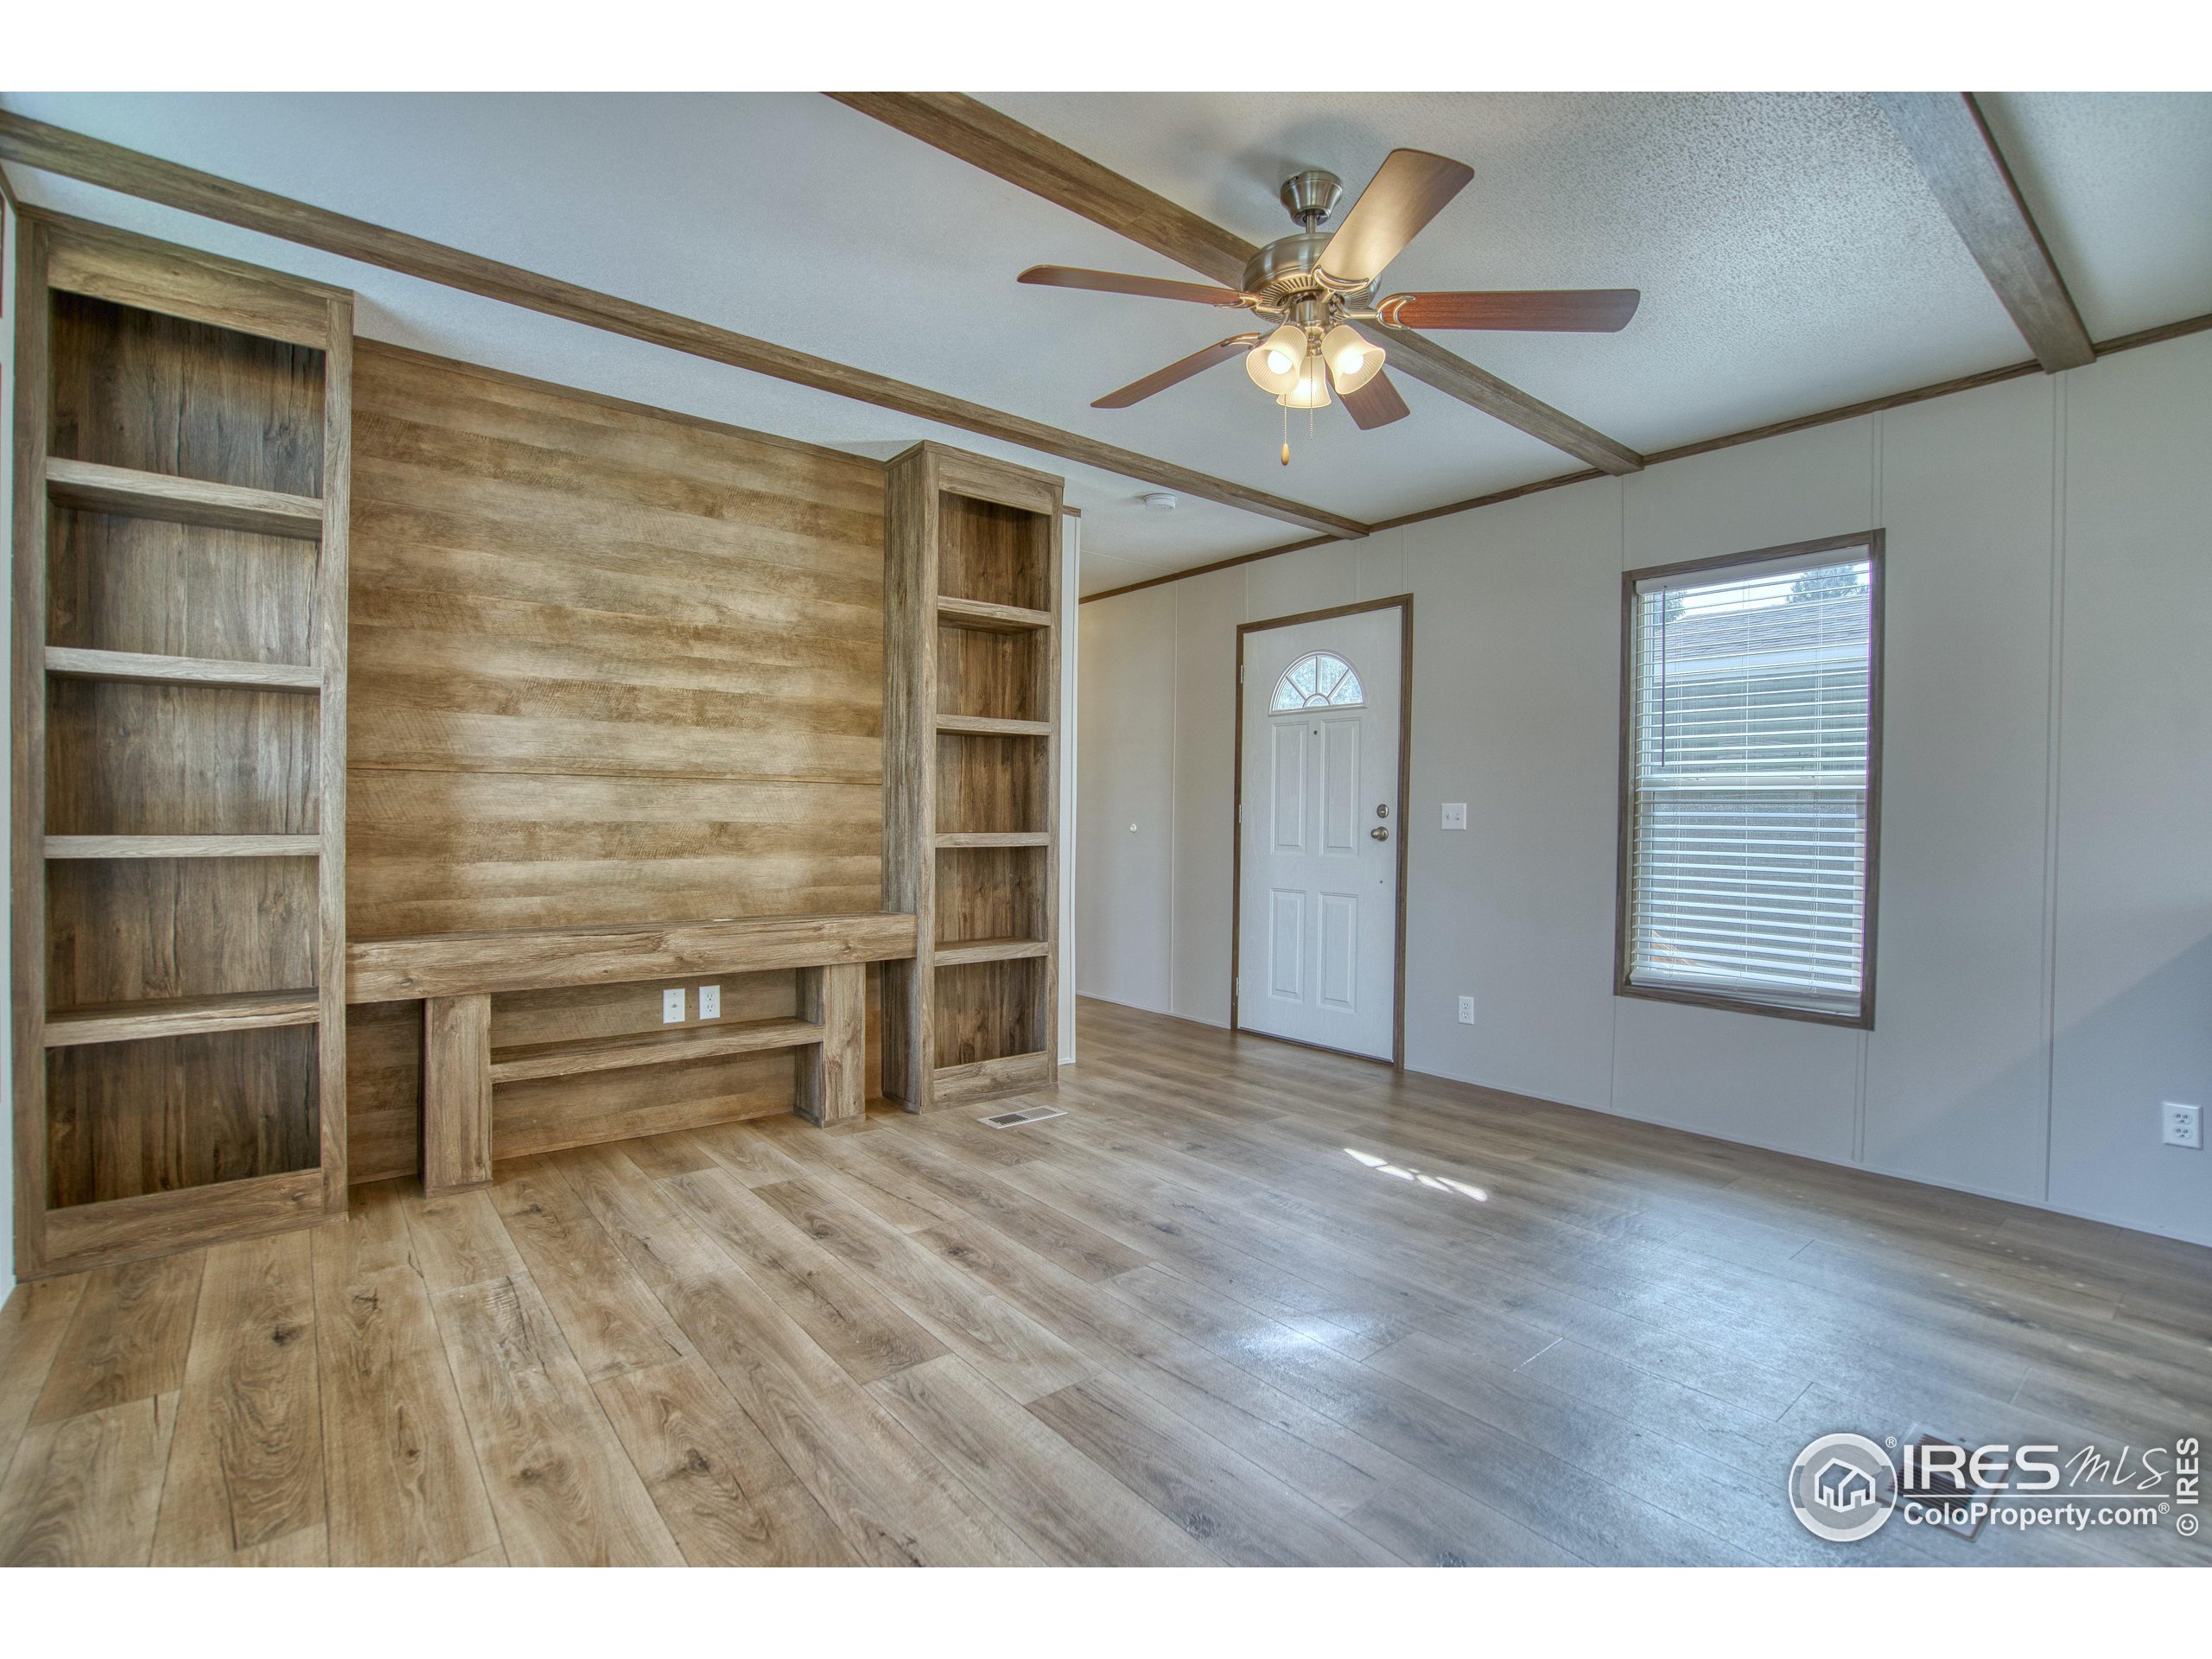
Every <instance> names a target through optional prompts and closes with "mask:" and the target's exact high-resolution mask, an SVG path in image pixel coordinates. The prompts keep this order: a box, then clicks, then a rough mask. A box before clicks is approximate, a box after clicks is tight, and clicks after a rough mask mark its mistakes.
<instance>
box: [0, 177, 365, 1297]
mask: <svg viewBox="0 0 2212 1659" xmlns="http://www.w3.org/2000/svg"><path fill="white" fill-rule="evenodd" d="M22 229H23V234H22V238H20V242H19V245H18V246H17V248H16V258H17V260H18V264H17V279H16V280H17V287H16V292H17V295H18V299H19V305H18V309H17V314H16V320H15V322H16V479H15V501H16V512H15V523H14V527H13V529H14V538H13V539H14V562H15V590H14V591H15V633H14V640H13V658H14V671H13V676H12V682H11V683H12V699H13V707H12V722H11V723H12V729H13V746H14V747H13V753H14V761H15V778H16V785H15V791H14V802H13V810H14V813H15V818H14V823H13V843H14V853H13V859H14V867H13V871H12V875H13V880H14V906H13V910H14V923H13V950H14V970H15V983H16V995H15V1001H16V1009H15V1020H16V1025H15V1038H16V1056H17V1059H16V1094H15V1103H14V1104H15V1117H16V1142H15V1149H16V1159H15V1168H16V1271H17V1273H18V1274H20V1275H22V1276H24V1277H34V1276H37V1275H40V1274H51V1273H59V1272H64V1271H67V1270H71V1269H73V1268H84V1267H89V1266H94V1265H98V1264H99V1263H102V1262H117V1261H125V1260H130V1259H132V1258H134V1257H137V1256H143V1255H156V1254H160V1253H162V1252H163V1251H167V1250H172V1249H181V1248H184V1247H186V1246H188V1245H192V1244H198V1243H210V1242H213V1241H215V1240H219V1239H225V1238H232V1237H240V1236H251V1235H252V1234H256V1233H260V1232H267V1231H271V1230H277V1229H279V1228H283V1227H287V1226H295V1225H305V1224H311V1223H314V1222H316V1221H319V1220H321V1219H322V1217H324V1216H325V1215H326V1214H327V1213H332V1212H334V1211H338V1210H340V1209H342V1208H343V1205H344V1203H345V1146H346V1125H345V1096H344V1086H345V1011H344V1002H343V998H344V951H345V929H344V904H343V898H344V861H343V847H344V833H345V797H344V790H345V731H346V713H345V683H346V503H347V496H346V486H347V476H348V454H349V443H348V435H349V419H350V408H351V395H350V385H351V372H350V365H351V353H352V340H353V302H352V297H351V296H349V295H347V294H346V293H344V292H342V291H340V290H337V289H327V288H324V287H321V286H319V285H317V284H314V283H302V282H300V281H298V280H296V279H294V278H291V277H283V276H279V275H277V274H274V273H271V272H268V271H262V270H254V269H252V268H251V267H248V266H245V265H241V264H235V263H233V262H231V261H228V260H223V259H218V258H215V257H211V256H205V255H200V254H197V253H194V252H191V251H187V250H183V249H179V248H174V247H166V246H162V245H157V244H154V243H150V242H146V241H143V240H142V239H140V238H136V237H132V236H129V235H126V234H124V233H123V232H116V231H111V230H107V229H105V228H102V227H98V226H88V225H81V224H79V223H76V222H74V221H71V220H65V219H54V218H51V217H48V216H45V215H41V214H38V213H31V212H27V213H25V214H24V215H23V219H22Z"/></svg>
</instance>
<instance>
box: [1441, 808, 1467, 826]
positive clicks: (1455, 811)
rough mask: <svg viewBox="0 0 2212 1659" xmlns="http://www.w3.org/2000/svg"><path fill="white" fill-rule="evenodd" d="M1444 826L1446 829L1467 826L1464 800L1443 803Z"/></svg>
mask: <svg viewBox="0 0 2212 1659" xmlns="http://www.w3.org/2000/svg"><path fill="white" fill-rule="evenodd" d="M1444 827H1445V828H1446V829H1465V828H1466V827H1467V804H1466V803H1465V801H1446V802H1445V803H1444Z"/></svg>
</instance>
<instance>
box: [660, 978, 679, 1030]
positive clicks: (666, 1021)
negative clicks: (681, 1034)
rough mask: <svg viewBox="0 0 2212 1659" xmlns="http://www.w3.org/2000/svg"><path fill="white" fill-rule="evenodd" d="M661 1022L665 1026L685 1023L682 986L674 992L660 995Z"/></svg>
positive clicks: (665, 992)
mask: <svg viewBox="0 0 2212 1659" xmlns="http://www.w3.org/2000/svg"><path fill="white" fill-rule="evenodd" d="M660 1022H661V1024H663V1025H664V1026H680V1025H682V1024H683V987H682V986H681V985H679V986H677V988H675V989H674V990H672V991H663V992H662V993H661V994H660Z"/></svg>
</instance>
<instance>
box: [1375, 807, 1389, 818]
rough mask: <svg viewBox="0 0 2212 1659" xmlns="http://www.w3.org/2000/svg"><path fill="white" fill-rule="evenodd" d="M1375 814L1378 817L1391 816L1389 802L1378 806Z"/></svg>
mask: <svg viewBox="0 0 2212 1659" xmlns="http://www.w3.org/2000/svg"><path fill="white" fill-rule="evenodd" d="M1375 816H1376V817H1378V818H1387V817H1389V816H1390V809H1389V806H1388V805H1387V804H1386V805H1383V806H1378V807H1376V809H1375Z"/></svg>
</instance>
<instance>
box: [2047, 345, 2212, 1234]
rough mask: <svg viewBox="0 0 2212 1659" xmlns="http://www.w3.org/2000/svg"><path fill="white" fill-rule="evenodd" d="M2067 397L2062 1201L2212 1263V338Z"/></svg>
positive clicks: (2091, 377)
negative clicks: (2199, 1145) (2174, 1133)
mask: <svg viewBox="0 0 2212 1659" xmlns="http://www.w3.org/2000/svg"><path fill="white" fill-rule="evenodd" d="M2065 391H2066V402H2065V406H2064V410H2063V419H2064V422H2065V443H2066V456H2067V476H2066V532H2065V582H2066V588H2065V593H2066V632H2065V636H2064V639H2065V652H2064V657H2063V683H2064V693H2065V701H2064V704H2063V724H2062V727H2061V731H2060V738H2059V779H2060V787H2059V817H2058V895H2059V907H2058V935H2057V938H2058V962H2057V978H2056V1002H2055V1012H2056V1055H2055V1057H2054V1065H2053V1071H2052V1080H2053V1090H2052V1101H2051V1147H2050V1152H2051V1158H2050V1188H2051V1198H2052V1200H2053V1201H2054V1202H2056V1203H2057V1204H2060V1205H2063V1206H2065V1207H2067V1208H2069V1209H2072V1210H2078V1211H2082V1212H2084V1213H2086V1214H2089V1215H2095V1216H2101V1217H2106V1218H2107V1219H2110V1220H2115V1221H2125V1222H2128V1223H2130V1224H2134V1225H2139V1226H2148V1227H2155V1228H2159V1229H2162V1230H2166V1231H2170V1232H2175V1233H2179V1234H2182V1235H2183V1236H2189V1237H2193V1238H2196V1239H2199V1240H2202V1241H2204V1242H2207V1243H2212V1152H2204V1151H2184V1150H2181V1149H2178V1148H2176V1147H2165V1146H2161V1145H2160V1144H2159V1141H2158V1105H2159V1103H2160V1102H2161V1101H2165V1100H2176V1101H2187V1102H2192V1103H2196V1104H2198V1105H2201V1106H2203V1107H2206V1108H2208V1109H2212V336H2207V335H2204V334H2198V335H2195V336H2193V337H2192V338H2190V339H2188V340H2179V341H2177V342H2176V343H2175V344H2173V345H2171V346H2164V347H2152V348H2150V349H2147V350H2144V351H2139V352H2130V353H2126V355H2124V356H2120V357H2114V358H2109V359H2106V360H2105V361H2104V362H2101V363H2099V364H2096V365H2092V366H2091V367H2089V368H2087V369H2082V370H2079V371H2077V372H2075V373H2072V374H2069V375H2068V376H2067V377H2066V389H2065Z"/></svg>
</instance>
